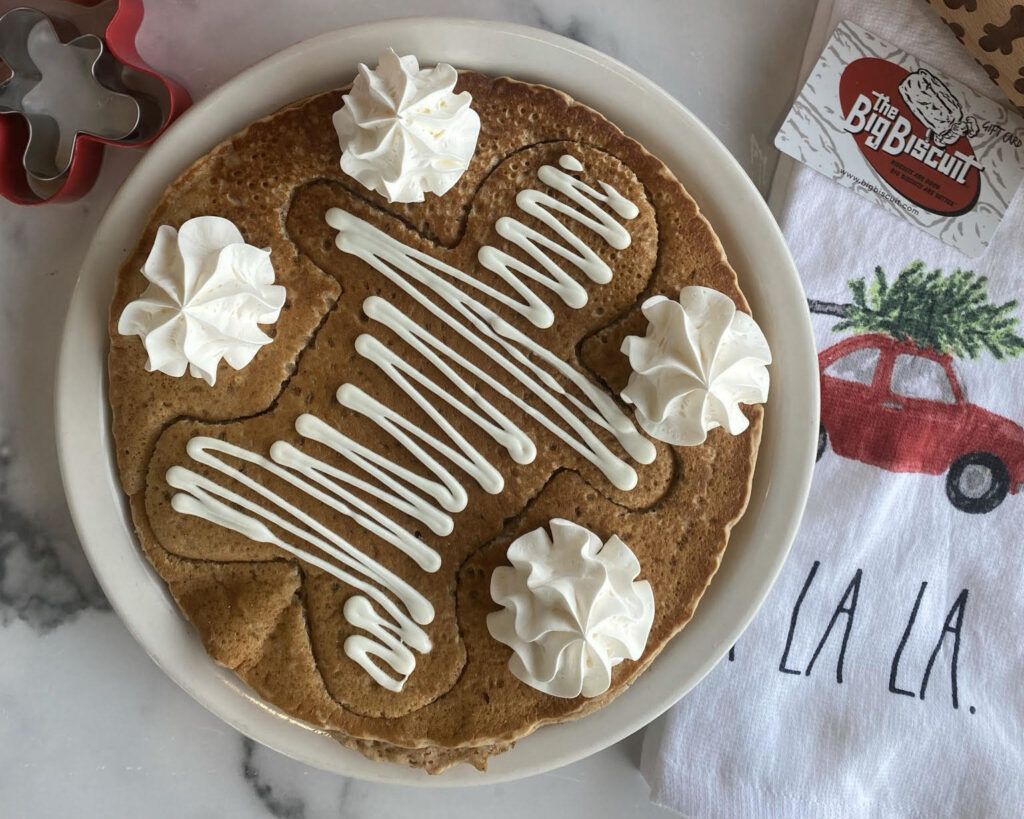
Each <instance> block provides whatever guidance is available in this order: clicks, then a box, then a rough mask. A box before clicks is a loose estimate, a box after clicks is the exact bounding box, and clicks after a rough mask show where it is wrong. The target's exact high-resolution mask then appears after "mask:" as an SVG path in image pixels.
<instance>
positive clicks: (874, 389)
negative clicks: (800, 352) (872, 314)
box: [818, 333, 1024, 513]
mask: <svg viewBox="0 0 1024 819" xmlns="http://www.w3.org/2000/svg"><path fill="white" fill-rule="evenodd" d="M818 367H819V370H820V372H821V428H820V431H819V437H818V458H819V459H820V458H821V456H822V454H823V453H824V452H825V450H826V448H828V447H831V448H832V449H833V450H834V451H835V453H836V454H838V455H842V456H844V457H847V458H853V459H855V460H858V461H862V462H864V463H867V464H872V465H874V466H878V467H881V468H882V469H887V470H890V471H893V472H920V473H925V474H928V475H941V474H943V473H945V474H946V494H947V496H948V498H949V500H950V502H951V503H952V504H953V505H954V506H955V507H956V508H957V509H960V510H962V511H964V512H970V513H984V512H990V511H991V510H993V509H995V508H996V507H997V506H998V505H999V504H1000V503H1002V502H1003V500H1004V498H1005V497H1006V495H1007V493H1011V494H1016V493H1017V492H1019V491H1021V489H1022V488H1024V428H1022V427H1021V426H1020V425H1019V424H1016V423H1014V422H1013V421H1011V420H1010V419H1008V418H1004V417H1002V416H1001V415H997V414H996V413H994V412H990V411H988V410H986V409H984V408H982V407H979V406H977V405H975V404H971V403H969V402H968V401H967V400H966V399H965V397H964V393H963V390H962V389H961V386H960V383H959V381H958V380H957V377H956V373H955V372H954V370H953V359H952V356H950V355H944V354H941V353H937V352H935V351H934V350H932V349H927V348H921V347H918V346H917V345H915V344H913V343H912V342H908V341H897V340H896V339H894V338H893V337H892V336H888V335H882V334H879V333H868V334H864V335H857V336H853V337H851V338H847V339H845V340H843V341H841V342H839V343H838V344H835V345H833V346H831V347H829V348H828V349H826V350H823V351H822V352H821V353H819V355H818Z"/></svg>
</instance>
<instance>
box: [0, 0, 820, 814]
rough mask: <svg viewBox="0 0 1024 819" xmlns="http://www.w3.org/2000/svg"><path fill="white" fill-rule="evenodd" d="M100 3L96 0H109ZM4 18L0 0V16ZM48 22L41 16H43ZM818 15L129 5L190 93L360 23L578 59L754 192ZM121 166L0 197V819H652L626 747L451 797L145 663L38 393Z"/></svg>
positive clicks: (654, 1)
mask: <svg viewBox="0 0 1024 819" xmlns="http://www.w3.org/2000/svg"><path fill="white" fill-rule="evenodd" d="M107 2H108V4H109V2H110V0H107ZM17 5H21V3H18V2H9V0H0V12H2V11H6V10H7V9H9V8H13V7H15V6H17ZM41 5H44V6H46V7H53V6H54V5H56V1H55V0H49V1H48V2H46V3H41ZM814 5H815V0H773V2H769V1H768V0H724V1H723V2H719V3H712V4H709V3H699V2H696V0H631V2H627V3H623V2H615V3H613V2H608V0H539V2H520V0H375V1H374V2H372V3H371V2H368V0H295V2H289V3H281V2H279V0H244V2H243V0H216V2H214V0H206V2H202V0H173V1H172V0H161V2H157V1H156V0H148V1H147V3H146V10H147V17H146V20H145V23H144V25H143V29H142V32H141V36H140V50H141V51H142V53H143V55H144V56H145V57H146V58H147V59H148V60H150V62H151V63H152V64H153V65H154V66H156V67H159V68H160V69H162V70H167V71H169V72H170V73H173V74H175V75H176V76H177V77H178V78H180V79H181V80H183V81H184V82H185V84H186V85H187V86H188V87H189V88H190V90H191V91H192V92H193V93H194V95H195V96H196V97H197V98H198V97H202V96H203V95H205V94H206V93H208V92H209V91H210V90H211V89H213V88H215V87H216V86H217V85H219V84H221V83H222V82H223V81H225V80H226V79H228V78H229V77H231V76H233V75H234V74H236V73H237V72H238V71H240V70H241V69H242V68H244V67H246V66H248V65H250V64H252V63H253V62H255V61H257V60H259V59H260V58H262V57H264V56H266V55H269V54H271V53H273V52H275V51H277V50H279V49H281V48H283V47H285V46H287V45H290V44H292V43H295V42H298V41H300V40H302V39H305V38H307V37H309V36H312V35H314V34H317V33H319V32H322V31H327V30H330V29H335V28H340V27H343V26H346V25H351V24H354V23H359V22H364V21H368V20H373V19H384V18H389V17H397V16H409V15H451V16H472V17H488V18H501V19H508V20H512V21H515V22H519V23H525V24H529V25H535V26H540V27H543V28H547V29H550V30H553V31H556V32H558V33H561V34H564V35H566V36H569V37H572V38H574V39H577V40H580V41H583V42H586V43H588V44H590V45H593V46H595V47H597V48H599V49H601V50H603V51H605V52H607V53H609V54H611V55H612V56H614V57H617V58H618V59H620V60H622V61H623V62H625V63H627V64H628V65H630V66H632V67H634V68H636V69H638V70H640V71H641V72H643V73H645V74H646V75H648V76H649V77H651V78H652V79H653V80H655V81H656V82H658V83H659V84H661V85H662V86H663V87H664V88H666V89H667V90H668V91H669V92H671V93H672V94H674V95H675V96H676V97H678V98H679V99H680V100H681V101H682V102H683V103H684V104H686V105H687V106H689V107H690V108H691V109H692V110H693V111H694V112H695V113H696V114H697V115H698V116H699V117H700V118H702V119H703V120H704V122H705V123H706V124H707V125H708V126H709V127H710V128H711V129H712V130H713V131H714V132H715V133H716V134H717V135H718V136H719V137H720V138H721V139H722V140H723V142H724V143H725V144H726V146H727V147H728V148H729V149H730V150H731V151H732V152H733V154H734V155H735V156H736V158H737V159H738V160H739V161H740V162H741V164H742V165H743V166H744V167H745V168H746V169H747V171H748V172H749V173H750V174H751V176H752V178H753V179H754V181H755V182H756V183H757V184H758V185H759V186H760V187H761V189H762V190H764V189H766V187H767V184H768V181H769V178H770V173H771V170H772V167H773V165H774V162H775V151H774V149H773V148H771V147H770V146H771V136H772V135H773V133H774V131H775V128H776V127H777V125H778V123H779V121H780V120H781V117H782V116H783V114H784V113H785V107H786V105H787V102H788V100H789V96H790V93H791V90H792V86H793V83H794V80H795V76H796V72H797V68H798V65H799V61H800V56H801V53H802V50H803V43H804V41H805V38H806V33H807V29H808V27H809V25H810V19H811V15H812V13H813V7H814ZM137 159H138V154H136V153H133V152H132V151H127V150H116V151H108V153H107V157H106V159H105V163H104V167H103V171H102V174H101V178H100V180H99V182H98V184H97V185H96V187H95V188H94V190H93V191H92V192H91V193H90V194H89V195H88V196H86V197H85V198H84V199H82V200H80V201H78V202H76V203H72V204H66V205H55V206H45V207H42V208H31V209H30V208H19V207H16V206H14V205H11V204H9V203H7V202H6V201H4V200H0V350H2V351H3V352H2V355H0V816H2V817H4V819H15V818H16V817H36V816H62V815H74V816H83V817H93V816H104V817H105V816H146V817H156V818H157V819H159V817H205V816H219V817H224V816H228V817H233V816H257V817H258V816H275V817H289V818H290V819H299V818H300V817H320V816H345V817H363V816H366V817H370V816H373V817H390V816H399V815H404V814H407V813H408V814H411V815H416V816H418V817H423V819H429V817H433V816H438V817H441V816H444V817H459V816H467V817H468V816H478V815H486V816H489V817H493V819H500V817H504V816H510V817H511V816H520V815H522V813H523V811H524V810H527V811H533V812H534V813H535V814H537V812H538V811H539V812H540V813H539V815H544V816H548V815H552V816H554V815H559V816H564V817H575V816H587V817H603V816H619V815H625V816H643V817H647V816H651V817H654V816H665V815H669V814H668V813H667V812H665V811H663V810H661V809H660V808H657V807H655V806H653V805H652V804H650V803H649V802H648V799H647V787H646V785H645V783H644V782H643V780H642V778H641V777H640V774H639V772H638V770H637V760H638V755H639V737H638V736H635V737H632V738H630V739H628V740H625V741H624V742H622V743H620V744H619V745H616V746H614V747H612V748H610V749H608V750H606V751H604V752H603V753H600V754H597V755H596V756H594V757H591V758H590V759H587V760H584V761H582V762H579V763H577V764H575V765H571V766H569V767H567V768H564V769H561V770H559V771H556V772H553V773H550V774H546V775H542V776H538V777H534V778H533V779H530V780H526V781H523V782H519V783H513V784H508V785H496V786H487V785H484V786H482V787H479V788H475V789H472V790H469V791H465V792H461V793H451V792H445V791H429V790H423V789H420V790H410V789H400V788H386V787H382V786H377V785H368V784H365V783H361V782H356V781H350V780H345V779H341V778H339V777H335V776H332V775H328V774H323V773H320V772H318V771H315V770H311V769H308V768H305V767H304V766H301V765H299V764H297V763H294V762H292V761H291V760H289V759H286V758H284V757H281V756H279V755H277V754H275V753H273V752H271V751H268V750H266V749H264V748H262V747H259V746H255V745H254V744H253V743H252V742H251V741H249V740H247V739H245V738H243V737H241V736H240V735H239V734H237V733H236V732H235V731H234V730H232V729H231V728H228V727H227V726H225V725H224V724H222V723H221V722H219V721H218V720H217V719H216V718H215V717H213V716H211V715H210V714H208V713H206V712H205V711H204V710H203V709H202V708H200V707H199V706H198V705H196V704H195V703H194V702H193V701H192V700H191V699H190V698H189V697H188V696H187V695H186V694H184V693H183V692H182V691H180V690H179V689H178V688H177V687H176V686H175V685H174V684H173V683H171V682H170V681H169V680H168V679H167V678H165V677H164V676H163V674H162V673H161V672H160V671H159V670H158V669H157V668H156V667H155V666H154V665H153V663H152V662H151V661H150V660H149V658H148V657H147V656H146V655H145V653H144V652H143V651H142V649H141V648H140V647H139V646H138V645H136V644H135V642H134V641H133V640H132V638H131V637H130V636H129V634H128V632H127V631H126V630H125V628H124V626H122V624H121V622H120V621H119V619H118V618H117V617H116V616H115V615H114V614H113V613H111V611H110V610H109V606H108V605H107V604H106V602H105V600H104V598H103V594H102V593H101V591H100V590H99V589H98V588H97V586H96V583H95V580H94V579H93V577H92V575H91V573H90V571H89V568H88V565H87V564H86V562H85V560H84V558H83V556H82V553H81V550H80V548H79V546H78V543H77V540H76V538H75V534H74V531H73V529H72V526H71V523H70V519H69V517H68V513H67V509H66V506H65V503H64V497H63V492H62V489H61V484H60V477H59V473H58V469H57V460H56V451H55V446H54V441H53V412H52V402H53V394H52V393H53V389H52V384H53V376H54V368H55V363H56V362H55V359H56V353H57V347H58V341H59V336H60V331H61V325H62V321H63V316H64V310H65V307H66V304H67V301H68V298H69V296H70V294H71V290H72V287H73V286H74V282H75V277H76V271H77V266H78V264H79V261H80V260H81V258H82V257H83V255H84V253H85V249H86V247H87V245H88V243H89V238H90V235H91V233H92V229H93V227H94V226H95V225H96V223H97V222H98V220H99V218H100V216H101V215H102V213H103V209H104V207H105V206H106V203H107V201H108V200H109V198H110V197H111V195H112V194H113V192H114V190H115V189H116V188H117V187H118V185H119V184H120V182H121V181H122V180H123V179H124V177H125V176H126V175H127V174H128V172H129V171H130V170H131V168H132V166H133V165H134V163H135V162H136V161H137Z"/></svg>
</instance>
